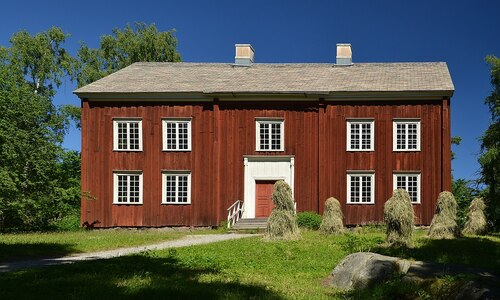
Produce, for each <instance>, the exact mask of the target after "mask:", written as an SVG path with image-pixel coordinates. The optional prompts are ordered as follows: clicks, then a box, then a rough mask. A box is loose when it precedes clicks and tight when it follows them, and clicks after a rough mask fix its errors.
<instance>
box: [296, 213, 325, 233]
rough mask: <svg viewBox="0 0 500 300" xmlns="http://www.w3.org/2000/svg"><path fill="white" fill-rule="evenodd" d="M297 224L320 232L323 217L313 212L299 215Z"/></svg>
mask: <svg viewBox="0 0 500 300" xmlns="http://www.w3.org/2000/svg"><path fill="white" fill-rule="evenodd" d="M297 224H298V225H299V227H302V228H307V229H312V230H318V228H319V226H320V225H321V216H320V215H319V214H317V213H315V212H312V211H304V212H299V213H297Z"/></svg>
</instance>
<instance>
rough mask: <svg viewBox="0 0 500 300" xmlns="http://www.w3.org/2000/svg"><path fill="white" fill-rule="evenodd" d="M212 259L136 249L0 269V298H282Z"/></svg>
mask: <svg viewBox="0 0 500 300" xmlns="http://www.w3.org/2000/svg"><path fill="white" fill-rule="evenodd" d="M151 255H154V252H153V253H152V254H151ZM212 264H213V265H212V266H211V265H210V263H208V264H207V263H206V262H205V263H201V264H199V263H197V262H189V264H188V263H187V262H184V263H183V262H181V261H179V260H178V259H177V258H176V256H175V255H168V256H166V257H153V256H149V254H141V255H134V256H127V257H119V258H114V259H108V260H99V261H88V262H81V263H76V264H73V265H66V266H54V267H46V268H39V269H30V270H27V271H22V272H14V273H4V274H0V299H26V298H38V299H40V298H42V299H69V298H71V299H151V298H152V299H252V298H253V299H282V297H281V296H279V295H278V294H276V293H274V292H273V291H271V290H269V289H266V287H264V286H261V285H250V284H243V283H240V282H238V281H235V280H231V281H230V280H226V279H225V277H224V276H223V274H224V271H222V270H221V269H220V268H219V267H218V266H217V265H216V264H215V263H212Z"/></svg>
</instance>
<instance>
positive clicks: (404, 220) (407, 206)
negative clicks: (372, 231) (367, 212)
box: [384, 189, 415, 247]
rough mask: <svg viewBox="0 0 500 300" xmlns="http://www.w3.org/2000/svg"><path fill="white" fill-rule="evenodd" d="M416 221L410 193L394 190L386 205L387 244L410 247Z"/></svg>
mask: <svg viewBox="0 0 500 300" xmlns="http://www.w3.org/2000/svg"><path fill="white" fill-rule="evenodd" d="M414 219H415V217H414V214H413V207H412V204H411V199H410V195H409V194H408V192H407V191H406V190H404V189H397V190H394V192H393V194H392V197H391V198H390V199H389V200H387V202H386V203H385V204H384V222H385V223H386V225H387V231H386V233H387V235H386V242H387V243H388V244H389V245H394V246H406V247H408V246H410V245H411V243H412V237H413V226H414V224H413V221H414Z"/></svg>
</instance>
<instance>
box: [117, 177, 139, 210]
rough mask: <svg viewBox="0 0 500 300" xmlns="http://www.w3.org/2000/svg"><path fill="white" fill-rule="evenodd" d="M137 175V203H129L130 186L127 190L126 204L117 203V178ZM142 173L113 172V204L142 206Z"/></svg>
mask: <svg viewBox="0 0 500 300" xmlns="http://www.w3.org/2000/svg"><path fill="white" fill-rule="evenodd" d="M134 175H139V202H130V184H128V185H127V186H128V188H129V189H128V190H127V197H128V200H127V202H118V176H134ZM142 176H143V175H142V171H113V204H117V205H142V204H143V179H142Z"/></svg>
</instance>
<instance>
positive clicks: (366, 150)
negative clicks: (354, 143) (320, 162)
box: [346, 149, 375, 152]
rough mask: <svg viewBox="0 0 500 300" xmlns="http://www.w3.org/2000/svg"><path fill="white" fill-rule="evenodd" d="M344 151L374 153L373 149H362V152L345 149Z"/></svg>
mask: <svg viewBox="0 0 500 300" xmlns="http://www.w3.org/2000/svg"><path fill="white" fill-rule="evenodd" d="M346 151H347V152H375V150H373V149H363V150H360V149H347V150H346Z"/></svg>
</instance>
